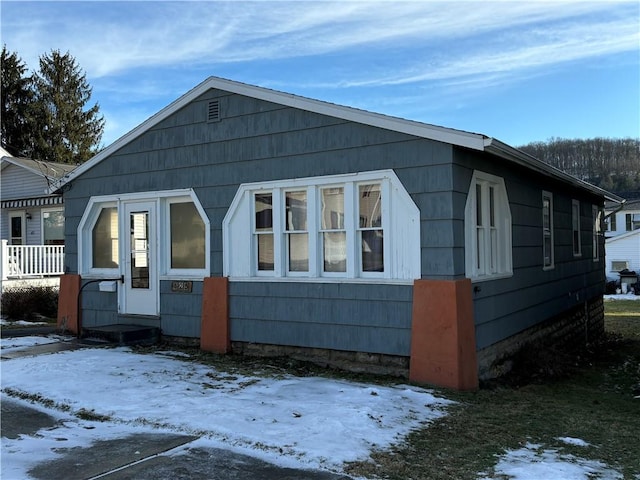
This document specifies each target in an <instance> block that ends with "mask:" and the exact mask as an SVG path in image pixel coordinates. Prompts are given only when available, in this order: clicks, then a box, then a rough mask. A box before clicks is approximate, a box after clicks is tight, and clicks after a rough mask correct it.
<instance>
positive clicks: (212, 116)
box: [207, 100, 220, 122]
mask: <svg viewBox="0 0 640 480" xmlns="http://www.w3.org/2000/svg"><path fill="white" fill-rule="evenodd" d="M207 121H208V122H219V121H220V100H211V101H209V109H208V111H207Z"/></svg>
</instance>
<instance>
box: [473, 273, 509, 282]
mask: <svg viewBox="0 0 640 480" xmlns="http://www.w3.org/2000/svg"><path fill="white" fill-rule="evenodd" d="M511 277H513V272H509V273H499V274H496V275H484V276H482V277H467V278H469V279H470V280H471V283H482V282H489V281H491V280H502V279H504V278H511Z"/></svg>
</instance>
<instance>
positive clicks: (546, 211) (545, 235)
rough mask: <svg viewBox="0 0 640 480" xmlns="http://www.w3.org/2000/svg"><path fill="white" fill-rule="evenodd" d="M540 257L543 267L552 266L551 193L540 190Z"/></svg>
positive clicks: (548, 267) (549, 267)
mask: <svg viewBox="0 0 640 480" xmlns="http://www.w3.org/2000/svg"><path fill="white" fill-rule="evenodd" d="M542 259H543V263H542V264H543V267H544V268H545V269H551V268H553V265H554V263H553V261H554V259H553V195H552V194H551V193H549V192H542Z"/></svg>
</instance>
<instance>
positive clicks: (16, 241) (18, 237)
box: [9, 214, 25, 245]
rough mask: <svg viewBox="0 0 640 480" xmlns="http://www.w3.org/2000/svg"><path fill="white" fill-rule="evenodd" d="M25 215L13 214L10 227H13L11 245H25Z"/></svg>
mask: <svg viewBox="0 0 640 480" xmlns="http://www.w3.org/2000/svg"><path fill="white" fill-rule="evenodd" d="M24 221H25V217H24V215H22V214H20V215H15V216H14V215H12V216H11V217H10V220H9V223H10V226H9V228H10V229H11V237H10V238H9V243H10V245H24V243H25V242H24Z"/></svg>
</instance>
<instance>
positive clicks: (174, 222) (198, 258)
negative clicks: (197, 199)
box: [169, 202, 206, 269]
mask: <svg viewBox="0 0 640 480" xmlns="http://www.w3.org/2000/svg"><path fill="white" fill-rule="evenodd" d="M169 222H170V224H171V226H170V236H171V242H170V243H171V268H172V269H178V268H179V269H202V268H205V265H206V264H205V256H206V252H205V248H206V241H205V225H204V222H203V221H202V217H200V213H198V209H197V208H196V206H195V204H194V203H193V202H184V203H171V204H170V206H169Z"/></svg>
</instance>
